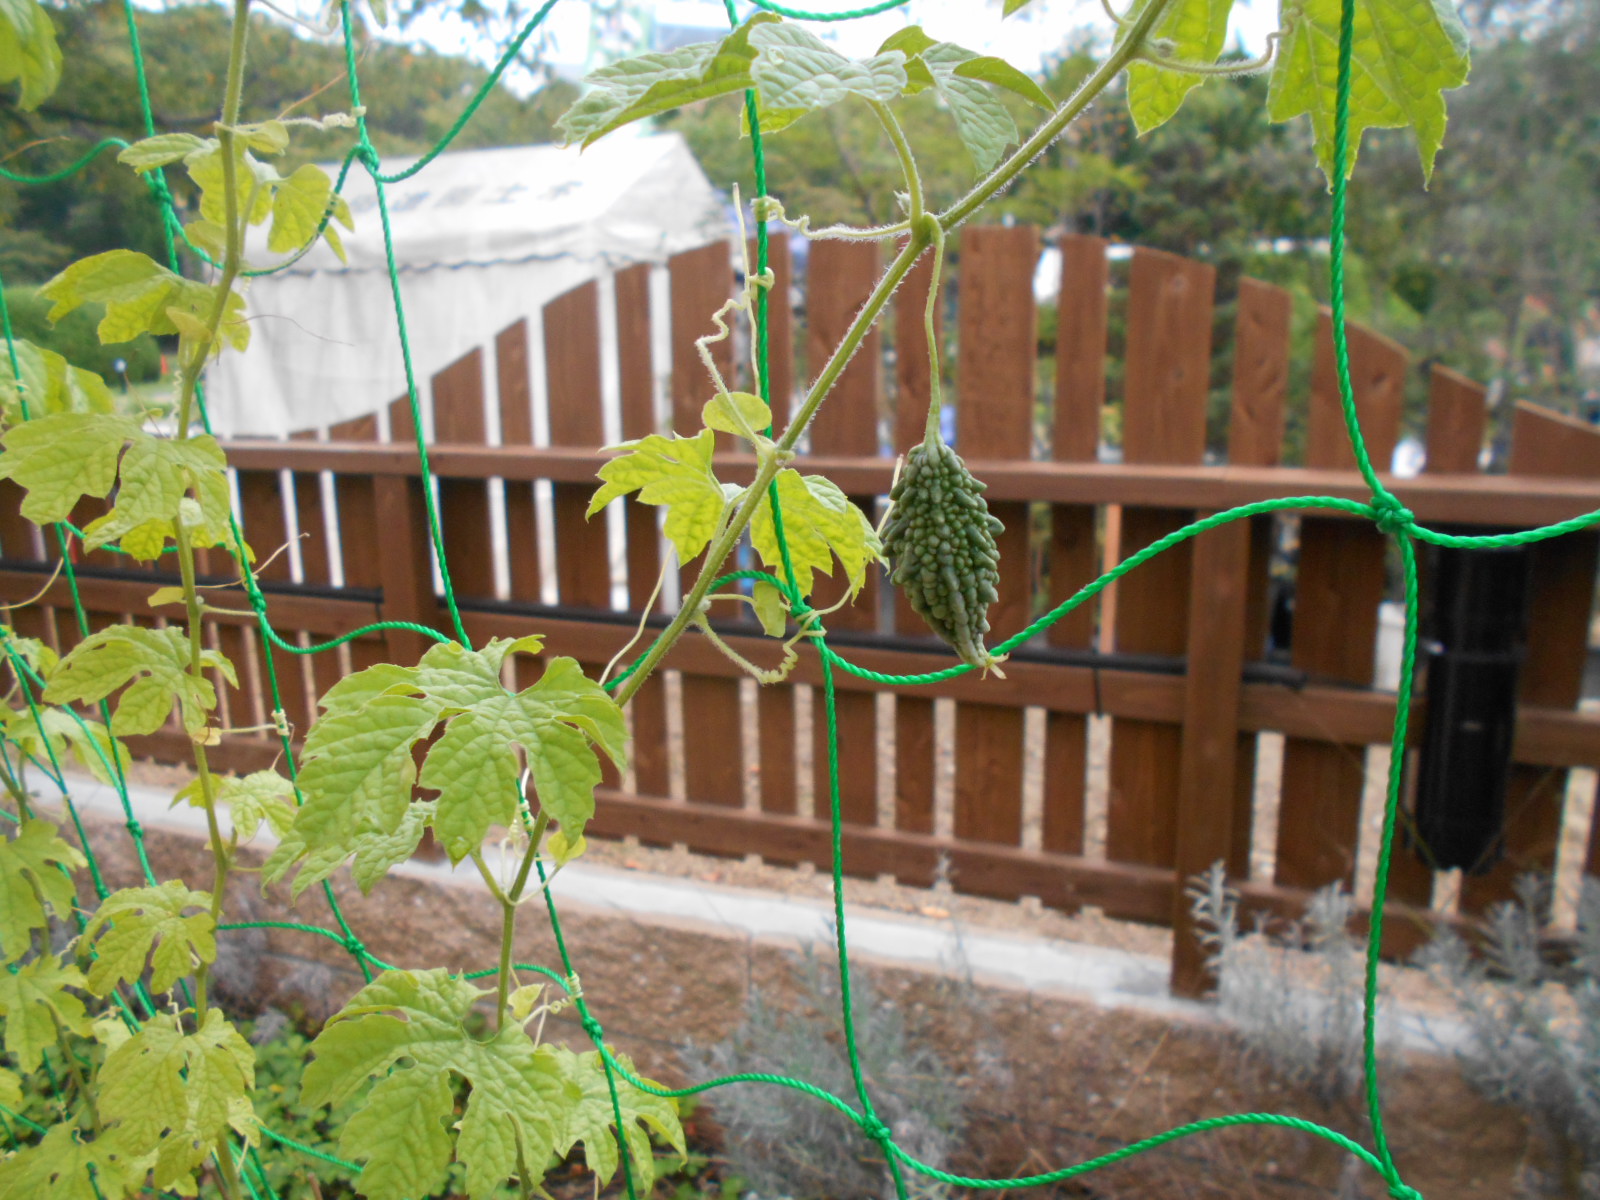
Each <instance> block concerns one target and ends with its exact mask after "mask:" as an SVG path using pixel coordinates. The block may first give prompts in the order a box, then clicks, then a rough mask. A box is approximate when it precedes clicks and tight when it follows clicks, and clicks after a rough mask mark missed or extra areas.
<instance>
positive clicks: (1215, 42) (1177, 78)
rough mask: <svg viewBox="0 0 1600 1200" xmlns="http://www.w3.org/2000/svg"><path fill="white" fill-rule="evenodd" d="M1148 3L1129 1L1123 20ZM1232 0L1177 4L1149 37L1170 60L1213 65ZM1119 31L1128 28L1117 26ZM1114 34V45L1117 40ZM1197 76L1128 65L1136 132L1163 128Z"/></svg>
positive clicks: (1190, 0) (1130, 105)
mask: <svg viewBox="0 0 1600 1200" xmlns="http://www.w3.org/2000/svg"><path fill="white" fill-rule="evenodd" d="M1334 2H1335V5H1337V3H1338V0H1334ZM1150 3H1151V0H1135V2H1134V4H1133V6H1132V7H1131V8H1130V9H1129V10H1128V16H1127V18H1126V20H1128V21H1131V20H1133V19H1134V18H1136V17H1138V15H1139V13H1140V12H1141V11H1143V10H1144V9H1145V8H1147V7H1149V5H1150ZM1232 9H1233V0H1177V3H1175V4H1173V5H1172V6H1171V7H1170V8H1169V9H1167V13H1166V15H1165V16H1164V17H1162V19H1161V22H1160V24H1158V25H1157V26H1156V28H1155V30H1154V32H1153V33H1152V36H1153V37H1157V38H1162V39H1165V40H1166V41H1167V42H1169V43H1171V46H1172V51H1171V56H1172V57H1173V58H1176V59H1179V60H1181V61H1184V62H1196V63H1214V62H1216V61H1217V56H1218V55H1220V54H1221V53H1222V47H1223V44H1224V42H1225V41H1226V39H1227V35H1228V13H1229V12H1231V11H1232ZM1122 28H1123V30H1124V31H1125V30H1126V29H1127V28H1128V26H1127V25H1126V24H1124V25H1123V27H1122ZM1123 36H1124V35H1123V34H1122V33H1119V35H1118V37H1117V42H1118V43H1119V44H1120V43H1121V42H1122V40H1123ZM1203 79H1204V77H1203V76H1200V75H1191V74H1189V73H1187V72H1184V71H1174V70H1170V69H1168V68H1166V67H1160V66H1157V65H1155V64H1154V63H1149V62H1135V63H1132V64H1130V65H1129V67H1128V111H1129V112H1131V113H1132V114H1133V124H1134V127H1135V128H1136V129H1138V131H1139V132H1140V133H1149V132H1150V131H1151V130H1152V129H1154V128H1156V126H1158V125H1161V124H1164V123H1165V122H1166V121H1168V120H1170V119H1171V118H1172V115H1173V114H1174V113H1176V112H1177V111H1178V109H1179V108H1180V107H1181V106H1182V105H1183V101H1184V97H1186V96H1187V95H1188V94H1189V92H1190V90H1191V89H1192V88H1194V87H1196V86H1197V85H1198V84H1200V83H1201V82H1202V81H1203Z"/></svg>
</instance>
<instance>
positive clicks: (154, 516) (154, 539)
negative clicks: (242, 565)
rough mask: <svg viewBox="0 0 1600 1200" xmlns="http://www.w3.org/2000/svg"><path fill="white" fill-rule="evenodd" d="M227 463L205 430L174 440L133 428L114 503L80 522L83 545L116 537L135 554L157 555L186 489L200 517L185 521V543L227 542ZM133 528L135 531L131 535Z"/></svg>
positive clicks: (140, 556) (169, 533)
mask: <svg viewBox="0 0 1600 1200" xmlns="http://www.w3.org/2000/svg"><path fill="white" fill-rule="evenodd" d="M227 465H228V464H227V459H226V457H225V456H224V455H223V453H222V447H221V446H219V445H218V444H217V440H216V439H215V438H214V437H212V436H211V435H210V434H200V435H197V436H195V437H190V438H184V439H183V440H181V441H179V440H177V439H174V438H158V437H151V436H150V435H149V434H147V433H145V432H143V431H142V430H140V431H137V432H136V433H134V434H133V437H132V444H131V445H130V446H129V447H128V450H127V453H126V454H124V455H123V458H122V464H121V467H120V468H119V470H118V472H117V499H116V504H115V506H114V507H113V508H112V509H111V511H110V512H108V513H106V515H105V516H103V517H99V518H97V519H96V520H94V521H91V522H90V523H89V524H88V525H87V526H85V527H84V530H83V543H84V545H85V546H87V547H90V548H93V547H95V546H103V545H106V544H108V543H110V542H116V541H121V542H123V543H124V545H123V547H122V548H123V549H124V550H126V551H127V552H128V553H129V554H131V555H133V556H134V557H135V558H138V559H143V560H150V559H154V558H156V557H158V556H159V555H160V553H161V550H162V548H163V547H164V546H165V545H166V543H167V540H168V539H169V538H170V537H172V536H173V535H174V525H175V524H176V522H177V521H178V520H180V519H181V518H182V514H183V501H184V498H185V497H186V496H188V495H189V493H190V492H191V491H192V492H193V493H194V495H195V496H196V497H198V501H199V514H198V516H199V519H198V520H194V519H192V518H191V519H190V520H189V521H187V522H186V527H187V530H188V534H189V541H190V543H191V544H192V545H194V546H223V545H227V544H228V543H229V542H230V541H231V533H232V527H231V525H230V522H229V518H230V516H231V515H232V502H231V499H230V496H229V490H228V475H227ZM135 531H138V534H139V536H137V537H134V538H131V539H130V538H129V536H128V535H130V534H133V533H134V532H135Z"/></svg>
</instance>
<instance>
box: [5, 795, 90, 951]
mask: <svg viewBox="0 0 1600 1200" xmlns="http://www.w3.org/2000/svg"><path fill="white" fill-rule="evenodd" d="M84 865H85V860H84V857H83V855H82V854H80V853H78V851H77V850H76V849H74V848H73V847H72V846H69V845H68V844H67V843H66V842H64V841H62V840H61V837H60V836H59V834H58V833H57V831H56V827H55V826H54V825H52V824H50V822H49V821H46V820H44V819H43V818H42V817H34V818H33V819H32V820H30V821H29V822H28V823H27V824H26V825H24V826H22V827H21V828H20V829H18V830H17V833H16V836H15V837H9V838H0V962H11V961H12V960H13V959H16V958H20V957H21V956H22V955H23V953H24V952H26V951H27V949H28V946H29V942H30V940H31V935H32V934H33V932H34V931H35V930H37V929H44V928H46V927H47V925H48V924H49V918H50V917H52V916H54V917H66V916H67V915H69V914H70V913H71V912H72V905H73V901H74V899H75V898H76V895H77V890H76V889H75V888H74V887H73V885H72V877H71V875H69V874H67V872H69V871H73V870H75V869H77V868H78V867H82V866H84Z"/></svg>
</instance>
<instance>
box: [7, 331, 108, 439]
mask: <svg viewBox="0 0 1600 1200" xmlns="http://www.w3.org/2000/svg"><path fill="white" fill-rule="evenodd" d="M12 346H13V348H14V349H15V351H16V356H17V373H16V374H13V373H12V370H11V358H10V356H9V355H5V356H0V416H3V417H4V420H5V422H6V424H8V425H14V424H17V423H18V422H20V421H22V420H24V419H25V416H24V410H26V416H27V417H38V416H43V415H45V414H47V413H68V412H80V413H110V412H115V411H116V401H115V400H113V399H112V397H111V389H110V388H108V387H106V382H105V380H103V379H101V378H100V376H99V375H97V374H95V373H94V372H93V371H85V370H84V369H83V368H82V367H75V366H73V365H72V364H71V363H69V362H68V361H67V360H66V359H64V358H62V357H61V355H59V354H57V353H56V352H55V351H54V350H46V349H45V348H44V347H42V346H35V345H34V344H33V343H32V342H29V341H25V340H24V339H22V338H16V339H15V340H14V341H13V342H12ZM19 384H20V386H19Z"/></svg>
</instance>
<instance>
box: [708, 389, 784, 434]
mask: <svg viewBox="0 0 1600 1200" xmlns="http://www.w3.org/2000/svg"><path fill="white" fill-rule="evenodd" d="M700 420H701V421H702V422H703V423H704V424H705V427H706V428H707V429H720V430H722V432H723V433H732V434H737V435H738V436H740V437H744V431H745V430H746V429H750V430H753V431H754V432H756V433H760V432H761V431H762V430H763V429H770V428H771V427H772V409H771V408H769V407H768V406H767V402H766V401H765V400H763V399H762V398H761V397H760V396H757V395H755V394H754V393H752V392H721V393H719V394H717V395H715V396H713V397H712V398H711V399H710V400H707V401H706V403H705V407H704V408H702V409H701V410H700ZM741 421H742V422H743V424H741Z"/></svg>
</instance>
